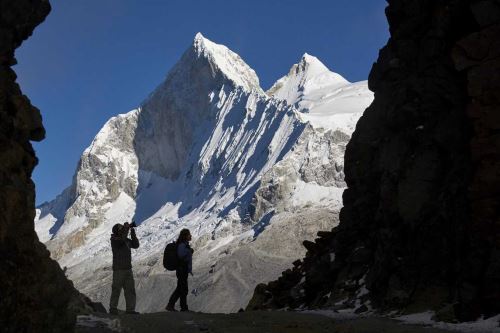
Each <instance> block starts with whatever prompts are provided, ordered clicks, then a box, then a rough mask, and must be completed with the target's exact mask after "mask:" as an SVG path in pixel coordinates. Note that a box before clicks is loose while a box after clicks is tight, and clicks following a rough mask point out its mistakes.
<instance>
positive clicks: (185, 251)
mask: <svg viewBox="0 0 500 333" xmlns="http://www.w3.org/2000/svg"><path fill="white" fill-rule="evenodd" d="M190 240H191V233H190V232H189V230H188V229H182V230H181V232H180V234H179V238H177V242H176V244H177V258H178V259H179V263H178V265H177V269H176V270H175V275H176V276H177V288H176V289H175V290H174V292H173V293H172V296H170V299H169V301H168V305H167V306H166V307H165V310H167V311H176V310H175V303H176V302H177V300H178V299H180V303H181V311H189V309H188V305H187V295H188V274H191V275H193V273H192V265H193V249H192V248H191V247H190V246H189V241H190Z"/></svg>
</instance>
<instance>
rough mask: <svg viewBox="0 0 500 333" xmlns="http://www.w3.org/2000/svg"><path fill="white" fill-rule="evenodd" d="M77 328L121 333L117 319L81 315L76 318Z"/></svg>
mask: <svg viewBox="0 0 500 333" xmlns="http://www.w3.org/2000/svg"><path fill="white" fill-rule="evenodd" d="M76 326H77V327H90V328H107V329H109V330H111V331H113V332H121V331H122V330H121V325H120V320H119V319H109V318H101V317H96V316H93V315H81V316H77V317H76Z"/></svg>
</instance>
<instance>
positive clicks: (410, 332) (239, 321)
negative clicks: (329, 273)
mask: <svg viewBox="0 0 500 333" xmlns="http://www.w3.org/2000/svg"><path fill="white" fill-rule="evenodd" d="M76 332H77V333H87V332H93V333H95V332H148V333H154V332H179V333H184V332H185V333H187V332H210V333H222V332H231V333H232V332H235V333H254V332H257V333H284V332H293V333H308V332H311V333H313V332H314V333H320V332H330V333H333V332H335V333H374V332H384V333H420V332H422V333H423V332H425V333H445V332H449V331H446V330H441V329H435V328H430V327H427V326H417V325H408V324H402V323H401V322H398V321H395V320H391V319H387V318H378V317H364V318H362V317H358V318H343V319H332V318H329V317H326V316H322V315H317V314H306V313H297V312H286V311H249V312H242V313H234V314H206V313H194V312H190V313H181V312H177V313H172V312H158V313H147V314H141V315H120V316H114V317H110V316H107V315H103V316H102V317H99V318H93V320H89V318H85V317H79V320H78V325H77V329H76Z"/></svg>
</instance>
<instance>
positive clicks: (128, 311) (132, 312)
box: [125, 310, 140, 315]
mask: <svg viewBox="0 0 500 333" xmlns="http://www.w3.org/2000/svg"><path fill="white" fill-rule="evenodd" d="M125 313H126V314H134V315H138V314H140V313H139V312H137V311H135V310H127V311H125Z"/></svg>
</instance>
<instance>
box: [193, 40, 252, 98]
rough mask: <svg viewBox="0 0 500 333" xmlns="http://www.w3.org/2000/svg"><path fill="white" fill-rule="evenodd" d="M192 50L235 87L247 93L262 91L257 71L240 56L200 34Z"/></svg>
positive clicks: (194, 41)
mask: <svg viewBox="0 0 500 333" xmlns="http://www.w3.org/2000/svg"><path fill="white" fill-rule="evenodd" d="M191 49H192V50H193V51H194V53H195V55H196V58H204V59H206V60H208V62H209V63H210V66H211V68H212V69H213V71H214V72H216V71H220V72H221V74H223V75H224V76H225V77H226V78H228V79H229V80H231V81H232V82H233V83H234V84H235V85H237V86H240V87H243V88H244V89H245V90H247V91H252V90H257V91H262V89H261V88H260V83H259V78H258V77H257V74H256V73H255V71H254V70H253V69H252V68H250V66H248V65H247V64H246V63H245V61H243V59H241V57H240V56H239V55H238V54H236V53H234V52H233V51H231V50H230V49H228V48H227V47H226V46H224V45H221V44H217V43H214V42H212V41H211V40H209V39H208V38H206V37H205V36H203V35H202V34H201V32H198V33H197V34H196V35H195V37H194V40H193V44H192V48H191Z"/></svg>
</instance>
